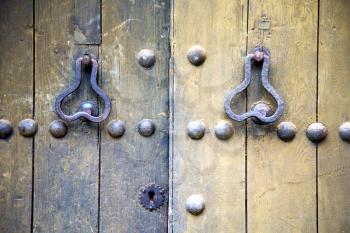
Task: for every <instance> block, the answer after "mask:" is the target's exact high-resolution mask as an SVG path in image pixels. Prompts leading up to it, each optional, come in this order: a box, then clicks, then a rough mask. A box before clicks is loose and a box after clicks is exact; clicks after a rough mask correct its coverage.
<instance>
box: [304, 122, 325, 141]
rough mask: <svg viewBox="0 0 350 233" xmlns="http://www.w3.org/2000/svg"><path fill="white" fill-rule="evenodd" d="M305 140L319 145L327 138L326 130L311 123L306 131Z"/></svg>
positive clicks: (320, 124)
mask: <svg viewBox="0 0 350 233" xmlns="http://www.w3.org/2000/svg"><path fill="white" fill-rule="evenodd" d="M306 136H307V138H308V139H309V140H310V141H311V142H314V143H319V142H321V141H323V140H324V139H325V138H326V137H327V128H326V126H325V125H324V124H322V123H318V122H316V123H312V124H311V125H309V127H308V128H307V130H306Z"/></svg>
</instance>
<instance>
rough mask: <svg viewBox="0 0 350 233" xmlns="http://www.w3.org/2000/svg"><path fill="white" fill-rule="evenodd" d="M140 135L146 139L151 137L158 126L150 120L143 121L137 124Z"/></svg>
mask: <svg viewBox="0 0 350 233" xmlns="http://www.w3.org/2000/svg"><path fill="white" fill-rule="evenodd" d="M137 129H138V131H139V133H140V134H141V135H142V136H144V137H149V136H151V135H152V134H153V133H154V131H155V130H156V126H155V124H154V123H153V121H152V120H150V119H143V120H141V121H140V122H139V123H138V124H137Z"/></svg>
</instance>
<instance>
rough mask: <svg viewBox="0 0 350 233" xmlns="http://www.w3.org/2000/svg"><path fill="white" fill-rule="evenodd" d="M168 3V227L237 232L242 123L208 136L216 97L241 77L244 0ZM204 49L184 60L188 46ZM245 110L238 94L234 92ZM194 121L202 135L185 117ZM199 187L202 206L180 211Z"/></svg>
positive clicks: (219, 111) (216, 115) (219, 115)
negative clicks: (198, 59)
mask: <svg viewBox="0 0 350 233" xmlns="http://www.w3.org/2000/svg"><path fill="white" fill-rule="evenodd" d="M173 4H174V6H173V35H172V36H173V40H172V48H173V59H174V64H173V75H172V77H171V78H172V79H173V80H172V81H173V88H174V90H173V104H174V106H173V111H172V112H173V125H172V127H171V128H172V130H173V135H172V166H173V171H172V173H173V175H172V183H173V194H172V203H171V209H170V218H171V219H170V223H171V224H172V231H171V232H176V233H178V232H191V233H194V232H200V233H204V232H208V233H209V232H225V233H229V232H244V229H245V123H238V124H234V128H235V134H234V135H233V137H232V138H230V139H229V140H227V141H221V140H219V139H217V138H216V136H215V133H214V128H215V125H216V124H217V123H218V122H219V121H220V120H222V119H226V115H225V112H224V107H223V106H224V101H225V98H226V96H227V94H228V93H229V91H230V90H231V89H232V88H233V87H234V86H236V85H238V84H239V83H240V82H241V80H242V67H243V64H242V61H243V58H244V56H245V51H246V22H247V14H246V13H247V5H246V1H226V0H225V1H220V2H218V1H214V0H213V1H211V0H208V1H186V0H177V1H174V3H173ZM195 44H198V45H200V46H202V47H203V48H204V49H205V50H206V52H207V59H206V61H205V62H204V63H203V64H202V65H201V66H199V67H195V66H193V65H191V64H190V63H189V62H188V60H187V57H186V55H187V51H188V49H189V48H191V47H192V46H193V45H195ZM236 107H237V109H236V111H238V112H243V111H244V109H245V101H244V95H243V96H240V97H238V98H237V106H236ZM196 120H200V121H202V122H203V123H204V124H205V125H206V128H207V130H206V133H205V136H204V137H203V138H202V139H201V140H192V139H190V138H189V137H188V136H187V134H186V127H187V124H188V123H190V122H191V121H196ZM192 194H199V195H201V196H202V197H203V198H204V199H205V203H206V209H205V210H204V212H203V213H202V214H201V215H199V216H193V215H191V214H189V213H187V212H186V209H185V202H186V199H187V198H188V197H189V196H190V195H192Z"/></svg>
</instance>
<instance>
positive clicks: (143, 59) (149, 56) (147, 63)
mask: <svg viewBox="0 0 350 233" xmlns="http://www.w3.org/2000/svg"><path fill="white" fill-rule="evenodd" d="M137 61H138V63H139V64H140V65H141V66H143V67H144V68H151V67H152V66H153V65H154V63H155V62H156V56H155V55H154V52H153V51H152V50H150V49H142V50H141V51H140V52H139V53H138V54H137Z"/></svg>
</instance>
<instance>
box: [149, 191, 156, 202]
mask: <svg viewBox="0 0 350 233" xmlns="http://www.w3.org/2000/svg"><path fill="white" fill-rule="evenodd" d="M148 198H149V201H150V202H151V203H153V202H154V201H155V200H156V199H157V196H156V193H155V192H154V191H149V192H148Z"/></svg>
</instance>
